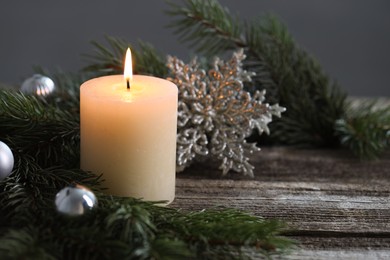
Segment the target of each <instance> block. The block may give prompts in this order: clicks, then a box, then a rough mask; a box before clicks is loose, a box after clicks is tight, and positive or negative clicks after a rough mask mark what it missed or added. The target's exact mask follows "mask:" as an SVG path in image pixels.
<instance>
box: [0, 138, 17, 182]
mask: <svg viewBox="0 0 390 260" xmlns="http://www.w3.org/2000/svg"><path fill="white" fill-rule="evenodd" d="M13 168H14V155H13V154H12V151H11V149H9V147H8V145H6V144H5V143H3V142H1V141H0V180H4V179H5V178H6V177H7V176H9V175H10V174H11V172H12V169H13Z"/></svg>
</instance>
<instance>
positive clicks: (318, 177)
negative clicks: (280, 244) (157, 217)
mask: <svg viewBox="0 0 390 260" xmlns="http://www.w3.org/2000/svg"><path fill="white" fill-rule="evenodd" d="M251 161H252V163H254V164H255V166H256V176H255V178H253V179H251V178H248V177H243V176H241V175H239V174H231V175H229V176H227V177H224V178H222V179H221V178H220V172H219V171H218V170H217V167H216V165H215V163H210V162H208V163H205V164H198V165H196V166H195V167H192V168H190V169H188V170H186V171H185V172H184V173H182V174H179V175H178V179H177V196H176V199H175V201H174V203H173V204H172V207H176V208H182V209H183V210H200V209H204V208H209V207H215V206H225V207H234V208H238V209H243V210H246V211H249V212H252V213H253V214H255V215H258V216H263V217H265V218H277V219H282V220H285V221H286V222H287V223H289V225H290V227H291V228H292V229H293V231H291V232H289V233H288V234H286V235H290V236H291V237H293V238H295V239H297V240H298V241H300V244H301V246H302V249H300V250H301V251H296V252H295V253H294V254H295V256H296V257H297V258H296V259H312V258H315V259H329V258H333V256H335V255H336V256H337V257H338V258H340V257H344V256H345V257H346V258H347V259H348V258H353V259H359V258H362V259H363V258H364V259H366V258H367V257H371V256H372V257H374V258H373V259H376V256H379V257H382V256H386V257H387V256H390V254H389V252H388V251H387V250H382V251H378V250H377V249H390V200H389V197H390V189H389V187H390V186H389V184H390V156H389V155H386V156H385V157H384V158H383V159H382V160H379V161H373V162H359V161H358V160H356V158H354V157H352V156H350V155H349V154H348V153H346V152H344V151H340V150H333V151H332V150H327V151H326V150H299V149H292V148H267V149H264V150H263V152H261V153H260V154H257V155H254V156H253V157H252V158H251ZM347 249H348V250H347ZM372 249H376V251H375V254H374V255H372V254H371V251H365V250H372ZM319 250H321V251H319ZM340 250H341V251H340ZM313 252H315V253H313ZM340 252H342V253H340ZM294 254H293V255H292V256H293V257H294ZM367 259H370V258H367Z"/></svg>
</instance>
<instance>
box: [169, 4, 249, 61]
mask: <svg viewBox="0 0 390 260" xmlns="http://www.w3.org/2000/svg"><path fill="white" fill-rule="evenodd" d="M168 4H169V5H170V9H169V10H167V11H166V13H167V14H169V15H171V16H172V17H174V18H176V19H175V20H173V21H172V22H171V24H170V25H169V26H170V27H172V28H174V29H175V31H174V32H175V33H176V34H178V35H179V40H180V41H181V42H189V43H190V46H191V47H194V48H195V50H197V51H199V52H200V51H201V52H203V53H205V54H207V55H213V54H216V53H218V52H222V51H227V50H232V49H236V48H237V47H239V48H241V47H246V44H245V42H244V40H243V39H242V36H241V33H242V24H241V22H240V20H239V19H238V18H235V17H232V15H231V14H230V13H229V10H228V9H227V8H223V7H222V6H221V5H219V3H218V2H217V1H214V0H204V1H199V0H188V1H186V4H185V6H181V5H178V4H175V3H173V2H169V1H168Z"/></svg>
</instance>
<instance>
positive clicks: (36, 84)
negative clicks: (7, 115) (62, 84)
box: [20, 74, 55, 97]
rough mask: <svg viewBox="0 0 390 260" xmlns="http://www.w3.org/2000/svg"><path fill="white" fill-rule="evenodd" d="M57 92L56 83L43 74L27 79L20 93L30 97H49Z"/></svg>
mask: <svg viewBox="0 0 390 260" xmlns="http://www.w3.org/2000/svg"><path fill="white" fill-rule="evenodd" d="M54 90H55V84H54V81H53V80H52V79H51V78H49V77H46V76H43V75H41V74H34V75H33V76H32V77H30V78H28V79H26V80H25V81H24V82H23V83H22V86H21V87H20V91H21V92H22V93H24V94H28V95H31V94H32V95H37V96H42V97H44V96H48V95H50V94H51V93H52V92H53V91H54Z"/></svg>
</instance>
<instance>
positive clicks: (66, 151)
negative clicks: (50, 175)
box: [0, 90, 79, 168]
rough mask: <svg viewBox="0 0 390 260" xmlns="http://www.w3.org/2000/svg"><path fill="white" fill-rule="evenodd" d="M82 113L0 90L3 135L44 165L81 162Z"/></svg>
mask: <svg viewBox="0 0 390 260" xmlns="http://www.w3.org/2000/svg"><path fill="white" fill-rule="evenodd" d="M78 121H79V117H78V115H77V116H76V115H74V114H70V113H69V112H67V111H63V110H61V109H60V108H56V107H54V106H46V105H44V104H43V103H42V102H41V101H39V100H38V99H37V98H36V97H34V96H26V95H23V94H21V93H18V92H14V91H6V90H0V125H1V126H2V127H1V129H0V135H1V136H2V137H3V138H4V139H5V140H7V141H8V142H9V143H10V145H11V146H13V147H12V148H13V150H16V151H19V152H21V153H24V154H26V155H30V156H32V157H33V158H35V159H36V160H37V163H38V164H40V165H41V166H42V167H48V166H51V165H59V164H62V165H66V167H70V168H72V167H75V166H77V165H78V162H79V151H78V147H79V122H78Z"/></svg>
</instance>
